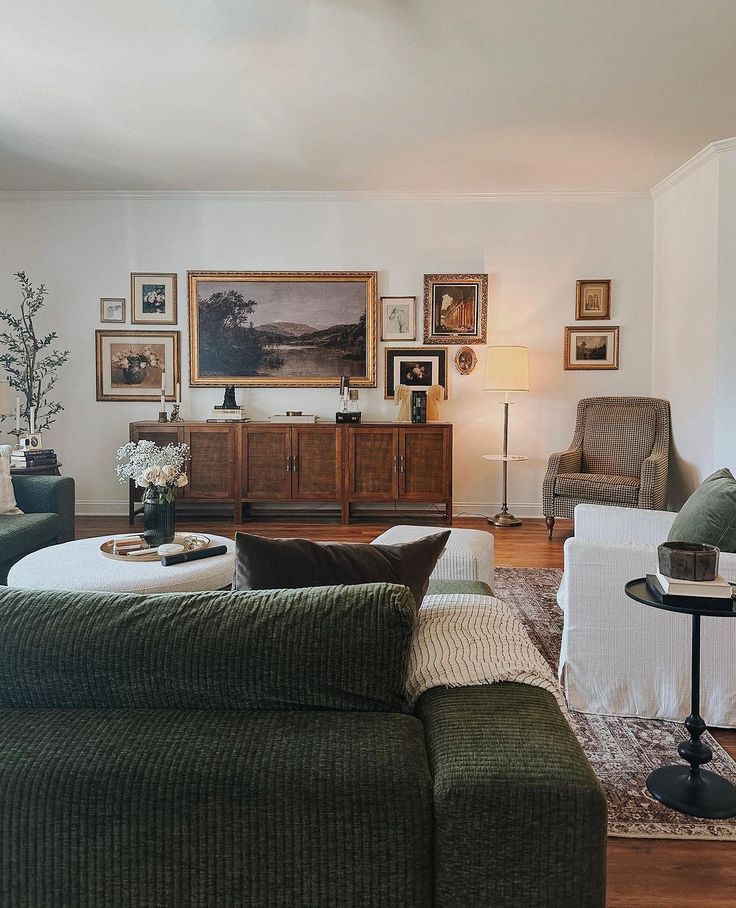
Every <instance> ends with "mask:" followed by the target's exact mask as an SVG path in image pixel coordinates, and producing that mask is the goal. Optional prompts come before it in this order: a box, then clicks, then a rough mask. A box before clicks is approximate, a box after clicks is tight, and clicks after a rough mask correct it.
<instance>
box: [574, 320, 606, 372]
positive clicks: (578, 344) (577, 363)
mask: <svg viewBox="0 0 736 908" xmlns="http://www.w3.org/2000/svg"><path fill="white" fill-rule="evenodd" d="M565 368H566V369H618V326H615V327H614V326H611V327H606V328H597V327H596V328H578V327H570V326H568V327H567V328H565Z"/></svg>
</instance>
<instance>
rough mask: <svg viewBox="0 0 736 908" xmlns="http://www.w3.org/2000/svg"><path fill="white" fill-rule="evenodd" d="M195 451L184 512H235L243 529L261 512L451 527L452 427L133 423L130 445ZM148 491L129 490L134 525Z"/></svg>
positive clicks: (182, 494)
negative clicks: (246, 511)
mask: <svg viewBox="0 0 736 908" xmlns="http://www.w3.org/2000/svg"><path fill="white" fill-rule="evenodd" d="M142 439H150V440H151V441H155V442H156V444H160V445H166V444H181V443H185V444H187V445H189V448H190V451H191V460H190V463H189V467H188V471H187V472H188V477H189V484H188V485H186V486H184V488H183V489H181V490H180V492H179V496H178V497H179V499H180V500H181V501H182V502H183V503H186V502H191V503H194V502H197V503H201V504H202V505H206V504H219V505H227V504H231V505H232V509H233V519H234V520H235V522H236V523H240V522H241V521H242V520H243V507H244V505H248V504H250V503H255V502H293V503H300V504H303V505H304V504H306V505H309V503H310V502H311V503H316V502H322V503H325V502H326V503H329V502H334V503H335V504H336V505H339V506H340V513H341V517H342V522H343V523H349V522H350V508H351V505H352V504H353V503H363V504H380V503H382V502H386V503H391V504H393V505H394V506H396V505H397V504H399V503H401V502H407V503H410V502H411V503H422V502H425V503H427V504H443V505H444V508H445V513H444V517H445V520H446V521H447V523H448V524H451V523H452V425H450V424H449V423H424V424H421V425H418V424H412V423H395V422H375V423H361V424H360V425H355V426H352V425H335V424H334V423H316V424H311V423H310V424H306V423H279V424H274V423H267V422H249V423H227V424H216V423H208V422H194V421H184V422H179V423H159V422H134V423H131V424H130V440H131V441H140V440H142ZM140 494H141V490H140V489H136V488H135V487H134V486H133V484H132V483H131V487H130V508H129V514H130V521H131V523H132V522H133V520H134V517H135V514H136V513H137V511H136V503H137V502H139V501H140Z"/></svg>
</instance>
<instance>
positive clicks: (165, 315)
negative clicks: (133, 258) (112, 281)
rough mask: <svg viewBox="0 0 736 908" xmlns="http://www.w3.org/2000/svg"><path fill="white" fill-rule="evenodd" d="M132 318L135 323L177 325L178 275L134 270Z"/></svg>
mask: <svg viewBox="0 0 736 908" xmlns="http://www.w3.org/2000/svg"><path fill="white" fill-rule="evenodd" d="M130 320H131V321H132V322H133V324H135V325H175V324H176V320H177V312H176V275H175V274H162V273H159V272H148V273H146V272H133V273H132V274H131V275H130Z"/></svg>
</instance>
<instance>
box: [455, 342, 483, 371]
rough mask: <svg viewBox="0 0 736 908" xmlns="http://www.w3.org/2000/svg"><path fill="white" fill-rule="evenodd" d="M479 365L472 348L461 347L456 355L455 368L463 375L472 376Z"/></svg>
mask: <svg viewBox="0 0 736 908" xmlns="http://www.w3.org/2000/svg"><path fill="white" fill-rule="evenodd" d="M477 365H478V357H477V356H476V355H475V350H473V348H472V347H461V348H460V349H459V350H458V351H457V353H456V354H455V368H456V369H457V371H458V372H459V373H460V374H461V375H470V374H472V372H473V371H474V370H475V367H476V366H477Z"/></svg>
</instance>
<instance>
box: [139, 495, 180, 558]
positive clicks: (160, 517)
mask: <svg viewBox="0 0 736 908" xmlns="http://www.w3.org/2000/svg"><path fill="white" fill-rule="evenodd" d="M175 532H176V501H174V500H171V501H168V500H167V499H166V498H163V497H161V496H159V495H157V494H155V493H152V492H146V494H145V495H144V496H143V538H144V539H145V540H146V542H147V543H148V544H149V545H150V546H152V547H156V546H159V545H165V544H166V543H167V542H173V541H174V534H175Z"/></svg>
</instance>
